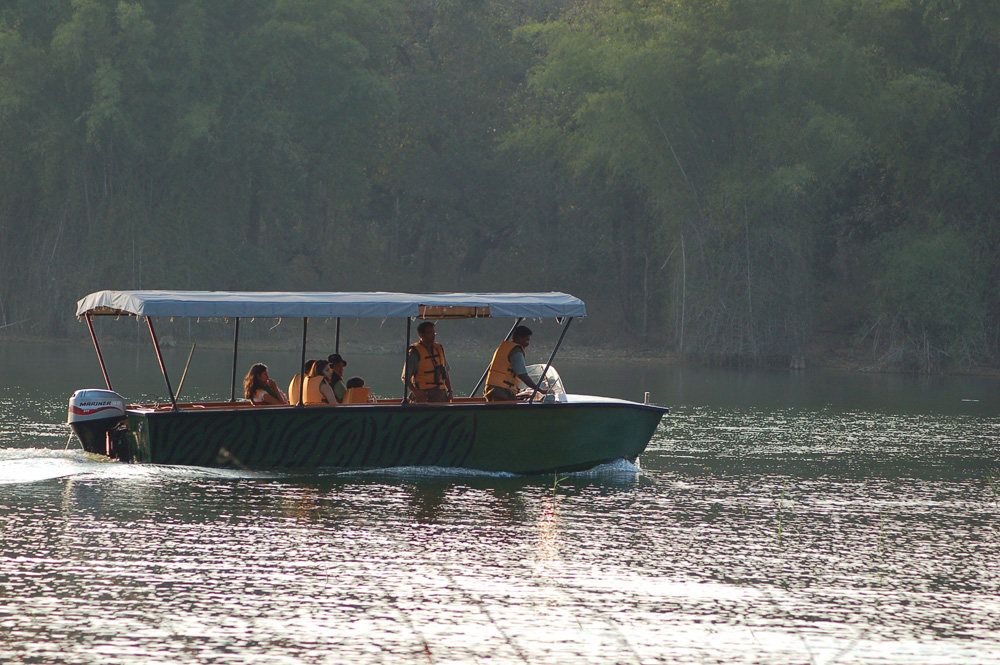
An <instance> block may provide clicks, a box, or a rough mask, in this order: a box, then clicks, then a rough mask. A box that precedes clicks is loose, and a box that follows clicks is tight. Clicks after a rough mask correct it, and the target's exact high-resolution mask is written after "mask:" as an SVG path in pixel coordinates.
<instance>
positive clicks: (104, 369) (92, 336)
mask: <svg viewBox="0 0 1000 665" xmlns="http://www.w3.org/2000/svg"><path fill="white" fill-rule="evenodd" d="M84 318H86V320H87V330H89V331H90V339H91V340H92V341H93V342H94V350H96V351H97V362H99V363H101V373H102V374H103V375H104V385H106V386H107V387H108V390H114V388H112V387H111V379H110V378H108V368H107V366H106V365H105V364H104V356H103V355H101V345H100V344H98V343H97V335H96V334H95V333H94V322H93V320H92V317H91V315H90V313H89V312H88V313H87V316H86V317H84Z"/></svg>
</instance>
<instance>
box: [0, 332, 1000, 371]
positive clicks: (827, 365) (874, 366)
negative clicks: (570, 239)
mask: <svg viewBox="0 0 1000 665" xmlns="http://www.w3.org/2000/svg"><path fill="white" fill-rule="evenodd" d="M413 341H416V340H413ZM0 343H14V344H53V345H64V344H72V345H77V344H80V345H83V346H86V347H87V348H89V349H90V350H91V351H92V350H93V349H92V345H91V342H90V340H89V339H88V338H86V337H82V338H77V337H76V336H73V337H68V336H66V337H59V336H36V335H10V336H4V335H0ZM149 343H150V342H149V340H148V339H144V340H142V341H141V342H136V341H135V340H132V339H128V340H125V339H117V340H114V344H116V345H123V346H127V347H133V346H136V347H141V346H144V345H148V344H149ZM197 344H198V345H199V346H202V347H205V348H211V349H218V350H223V349H230V348H232V343H231V342H227V341H223V340H213V339H208V340H198V341H197ZM160 345H161V347H163V348H175V347H186V346H187V341H186V340H185V341H182V342H179V341H177V340H175V339H173V338H172V337H171V336H169V335H167V336H163V337H161V338H160ZM486 346H489V344H486ZM816 346H817V347H819V348H814V349H811V350H810V351H808V352H806V353H805V354H803V355H800V356H792V355H774V356H765V357H759V358H756V359H754V360H753V361H751V360H749V359H747V358H731V357H726V358H721V357H705V356H699V355H695V354H691V355H688V356H686V357H682V356H681V355H680V354H678V353H677V352H676V351H662V352H657V351H656V350H655V349H652V348H649V347H629V346H624V345H613V344H605V345H594V344H572V345H564V346H563V347H562V348H561V349H560V350H559V354H558V356H557V357H563V358H569V359H573V360H586V359H588V358H592V359H594V360H595V362H600V363H605V362H615V363H625V364H630V365H631V364H635V365H639V364H648V363H656V364H662V365H666V366H672V367H702V368H719V369H733V370H747V371H773V372H809V371H814V370H820V371H827V372H844V373H862V374H886V375H892V374H896V375H910V376H913V375H923V376H981V377H992V376H996V377H1000V367H998V366H993V365H973V366H961V365H955V366H949V367H946V368H939V369H937V370H936V371H934V372H930V373H926V372H919V371H916V370H913V369H907V368H904V367H898V366H892V365H885V364H883V365H881V366H880V364H879V361H878V359H877V358H873V357H871V356H870V355H869V354H866V353H862V352H861V351H859V350H858V349H852V348H846V347H844V346H842V345H836V346H834V345H831V344H829V343H818V344H817V345H816ZM103 347H104V344H103V343H102V348H103ZM350 347H351V351H352V352H354V353H364V354H373V355H382V354H386V355H387V354H391V353H396V352H398V351H399V348H398V346H397V345H394V344H388V343H382V344H379V343H369V344H364V345H362V344H351V345H350ZM240 348H245V349H248V350H257V351H281V350H287V348H288V347H287V346H286V345H285V344H284V343H281V342H277V341H264V340H246V341H243V340H241V342H240ZM445 348H446V350H447V352H448V354H449V355H451V356H452V357H455V358H469V357H477V356H481V355H482V354H483V353H484V351H483V349H484V348H485V347H484V345H483V344H482V343H480V342H479V341H477V340H474V339H468V338H459V339H453V340H450V341H449V342H448V343H447V344H446V345H445ZM542 348H543V349H544V351H545V353H544V355H543V356H542V357H540V358H538V361H539V362H544V361H545V360H547V359H548V355H549V353H550V352H551V349H550V348H544V347H542ZM556 364H558V363H556Z"/></svg>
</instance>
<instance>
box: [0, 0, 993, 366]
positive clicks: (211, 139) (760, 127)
mask: <svg viewBox="0 0 1000 665" xmlns="http://www.w3.org/2000/svg"><path fill="white" fill-rule="evenodd" d="M998 35H1000V9H998V8H997V7H996V6H995V5H994V3H971V2H955V1H954V0H810V1H805V0H722V1H720V2H711V3H705V2H699V1H695V0H662V1H659V2H645V1H639V0H593V1H590V0H588V1H580V0H578V1H575V2H574V1H570V0H515V1H514V2H511V1H509V0H508V1H504V2H499V1H495V0H476V1H463V2H438V1H435V2H431V1H430V0H407V1H406V2H401V1H398V0H365V1H360V0H211V1H210V0H145V1H140V0H136V1H132V2H129V1H125V0H121V1H119V0H30V1H28V0H21V1H15V2H7V3H3V4H2V5H0V155H2V158H0V272H2V274H3V275H4V279H3V280H2V282H0V326H2V328H0V334H18V335H25V334H37V335H60V334H64V333H66V332H67V330H68V329H69V326H70V325H71V324H72V323H73V320H72V318H71V317H70V316H69V315H68V313H69V312H70V311H71V310H72V307H73V302H74V301H75V300H76V299H77V298H79V297H82V296H83V295H85V294H86V293H88V292H90V291H93V290H96V289H100V288H120V289H127V288H178V289H179V288H189V289H268V290H286V289H288V290H292V289H302V290H346V289H357V290H373V289H379V290H435V291H446V290H566V291H570V292H572V293H574V294H575V295H578V296H580V297H582V298H583V299H584V300H586V301H587V303H588V306H589V310H590V312H591V314H592V315H596V316H594V318H593V319H592V320H590V321H589V322H588V325H587V326H586V328H585V330H584V331H583V332H584V334H587V335H590V336H592V337H593V339H594V340H606V339H609V338H612V339H614V340H618V341H620V342H621V343H622V344H625V345H629V346H632V347H634V348H642V349H645V350H648V349H653V350H656V349H659V350H662V352H663V353H664V354H668V353H669V354H679V355H681V356H685V357H692V356H693V357H697V358H704V359H712V360H715V361H718V360H724V361H733V362H748V363H760V362H773V361H774V359H775V358H779V359H780V358H797V357H802V356H809V355H811V354H815V353H819V352H822V353H830V352H835V353H840V352H851V353H855V354H857V353H861V354H863V355H864V356H865V357H867V358H869V359H871V362H872V364H873V365H877V366H883V367H893V368H907V369H915V370H920V371H935V370H939V369H942V368H947V367H953V366H958V365H968V364H995V361H996V359H997V357H998V351H1000V327H998V326H1000V297H998V295H1000V294H998V283H1000V224H998V200H997V199H998V197H1000V186H998V184H1000V183H998V182H997V180H998V176H1000V169H998V165H1000V115H998V113H997V109H998V108H1000V85H998V81H1000V77H998V71H997V70H998V67H1000V36H998ZM831 345H832V346H831Z"/></svg>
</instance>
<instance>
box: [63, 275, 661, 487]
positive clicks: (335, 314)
mask: <svg viewBox="0 0 1000 665" xmlns="http://www.w3.org/2000/svg"><path fill="white" fill-rule="evenodd" d="M76 315H77V317H78V318H79V319H80V320H82V321H83V322H85V323H86V324H87V328H88V330H89V332H90V337H91V340H92V342H93V345H94V349H95V351H96V352H97V359H98V362H99V364H100V368H101V372H102V373H103V377H104V383H105V386H104V388H85V389H81V390H78V391H76V392H74V393H73V396H72V397H71V398H70V405H69V416H68V423H69V425H70V426H71V427H72V428H73V431H74V432H75V433H76V435H77V437H78V438H79V440H80V442H81V444H82V446H83V448H84V450H86V451H87V452H89V453H95V454H98V455H104V456H107V457H109V458H112V459H117V460H121V461H124V462H139V463H152V464H171V465H195V466H209V467H212V466H224V467H238V468H250V469H272V468H283V469H378V468H392V467H422V466H431V467H449V468H459V469H469V470H478V471H487V472H508V473H513V474H540V473H552V472H568V471H577V470H584V469H588V468H592V467H595V466H598V465H600V464H604V463H607V462H613V461H616V460H619V459H625V460H629V461H631V462H635V461H636V460H637V458H638V457H639V455H641V454H642V452H643V451H644V450H645V448H646V446H647V445H648V443H649V441H650V439H651V438H652V436H653V434H654V433H655V431H656V429H657V427H658V425H659V423H660V420H661V418H662V416H663V415H664V414H665V413H667V412H668V409H666V408H664V407H660V406H656V405H653V404H648V403H645V404H641V403H638V402H632V401H628V400H623V399H616V398H611V397H600V396H593V395H580V394H571V393H567V392H565V390H564V389H563V388H562V382H561V380H560V379H559V377H558V372H557V371H556V369H555V368H554V367H553V366H552V361H553V359H554V357H555V355H556V352H557V351H558V349H559V346H560V345H561V343H562V341H563V338H564V337H565V335H566V332H567V330H568V329H569V325H570V323H572V321H573V319H574V318H578V317H581V316H585V315H586V309H585V306H584V303H583V301H581V300H580V299H578V298H575V297H573V296H571V295H568V294H565V293H556V292H553V293H390V292H239V291H163V290H153V291H149V290H147V291H109V290H105V291H97V292H94V293H91V294H90V295H88V296H86V297H84V298H82V299H81V300H79V301H78V303H77V310H76ZM99 316H112V317H129V318H132V317H134V318H137V319H139V320H141V321H144V322H145V327H146V328H148V330H149V335H150V339H151V341H152V346H153V352H154V353H155V354H156V358H157V360H158V363H159V367H160V370H161V373H162V375H163V380H164V383H165V386H166V394H167V396H168V397H169V399H168V400H164V401H163V402H162V403H143V404H127V403H126V400H125V398H124V397H122V396H121V395H119V394H118V393H116V392H114V389H113V387H112V383H111V379H110V377H109V375H108V371H107V366H106V364H105V362H104V356H103V354H102V351H101V346H100V344H99V340H98V338H97V335H96V334H95V330H94V325H93V319H94V317H99ZM177 317H190V318H194V319H199V320H201V319H218V320H223V321H229V322H231V323H232V325H233V327H234V337H233V373H232V388H231V391H230V396H229V400H220V401H199V402H180V401H178V399H177V391H175V390H174V389H173V387H172V383H171V381H170V377H169V376H168V374H167V370H166V366H165V364H164V362H163V356H162V353H161V348H160V343H159V341H158V338H157V334H156V330H155V326H154V321H155V320H159V319H163V318H169V319H174V318H177ZM254 317H255V318H267V317H273V318H281V319H288V318H293V319H300V320H301V321H302V362H303V364H304V363H305V356H306V341H307V335H308V325H309V321H310V319H316V318H328V319H337V322H338V325H337V341H336V346H337V350H338V351H339V347H340V325H339V322H340V319H341V318H378V319H390V318H395V319H402V320H405V322H406V344H405V346H404V347H403V349H401V351H402V354H405V352H406V351H405V349H406V348H408V347H409V345H410V343H411V339H410V338H411V324H412V322H413V321H414V320H416V319H426V320H440V319H477V318H498V317H509V318H512V319H514V325H513V326H512V327H511V332H510V333H508V338H509V337H510V335H511V334H512V333H513V331H514V328H515V327H516V326H517V325H519V324H520V323H521V322H522V321H524V320H525V319H545V318H555V319H556V320H557V321H560V322H561V323H562V329H561V332H560V335H559V339H558V342H557V343H556V345H555V347H554V348H553V349H552V353H551V355H550V356H549V358H548V362H547V363H545V364H544V365H536V366H533V367H532V371H533V372H535V373H537V382H538V384H539V385H541V386H543V387H546V386H547V387H548V388H549V390H548V391H547V392H546V393H545V394H542V393H540V392H538V391H531V392H530V393H527V394H525V395H523V400H519V401H517V402H512V403H496V402H493V403H487V402H486V400H485V399H484V398H483V397H481V396H476V393H477V391H478V390H479V388H480V386H481V385H482V383H483V380H484V379H485V376H486V374H485V372H484V374H483V378H482V379H480V381H479V384H478V385H477V386H476V388H475V389H473V391H472V394H470V396H468V397H456V398H455V399H454V400H453V401H452V402H448V403H434V404H413V403H411V402H410V401H409V400H408V399H407V397H408V395H407V392H406V389H405V387H403V388H401V394H400V396H399V397H398V398H380V399H376V400H374V401H372V402H369V403H361V404H340V405H321V406H303V405H302V404H301V403H299V404H291V405H263V406H261V405H254V404H252V403H251V402H249V401H246V400H242V399H238V398H237V394H236V384H237V375H238V372H237V359H238V352H239V330H240V321H241V319H248V318H254ZM402 354H401V355H402ZM189 360H190V357H189ZM646 401H647V402H648V399H647V400H646Z"/></svg>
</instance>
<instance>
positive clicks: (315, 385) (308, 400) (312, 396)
mask: <svg viewBox="0 0 1000 665" xmlns="http://www.w3.org/2000/svg"><path fill="white" fill-rule="evenodd" d="M322 383H323V377H322V376H319V375H317V376H307V377H306V389H305V395H303V397H302V403H303V404H326V400H325V399H323V393H321V392H320V391H319V387H320V385H321V384H322Z"/></svg>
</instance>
